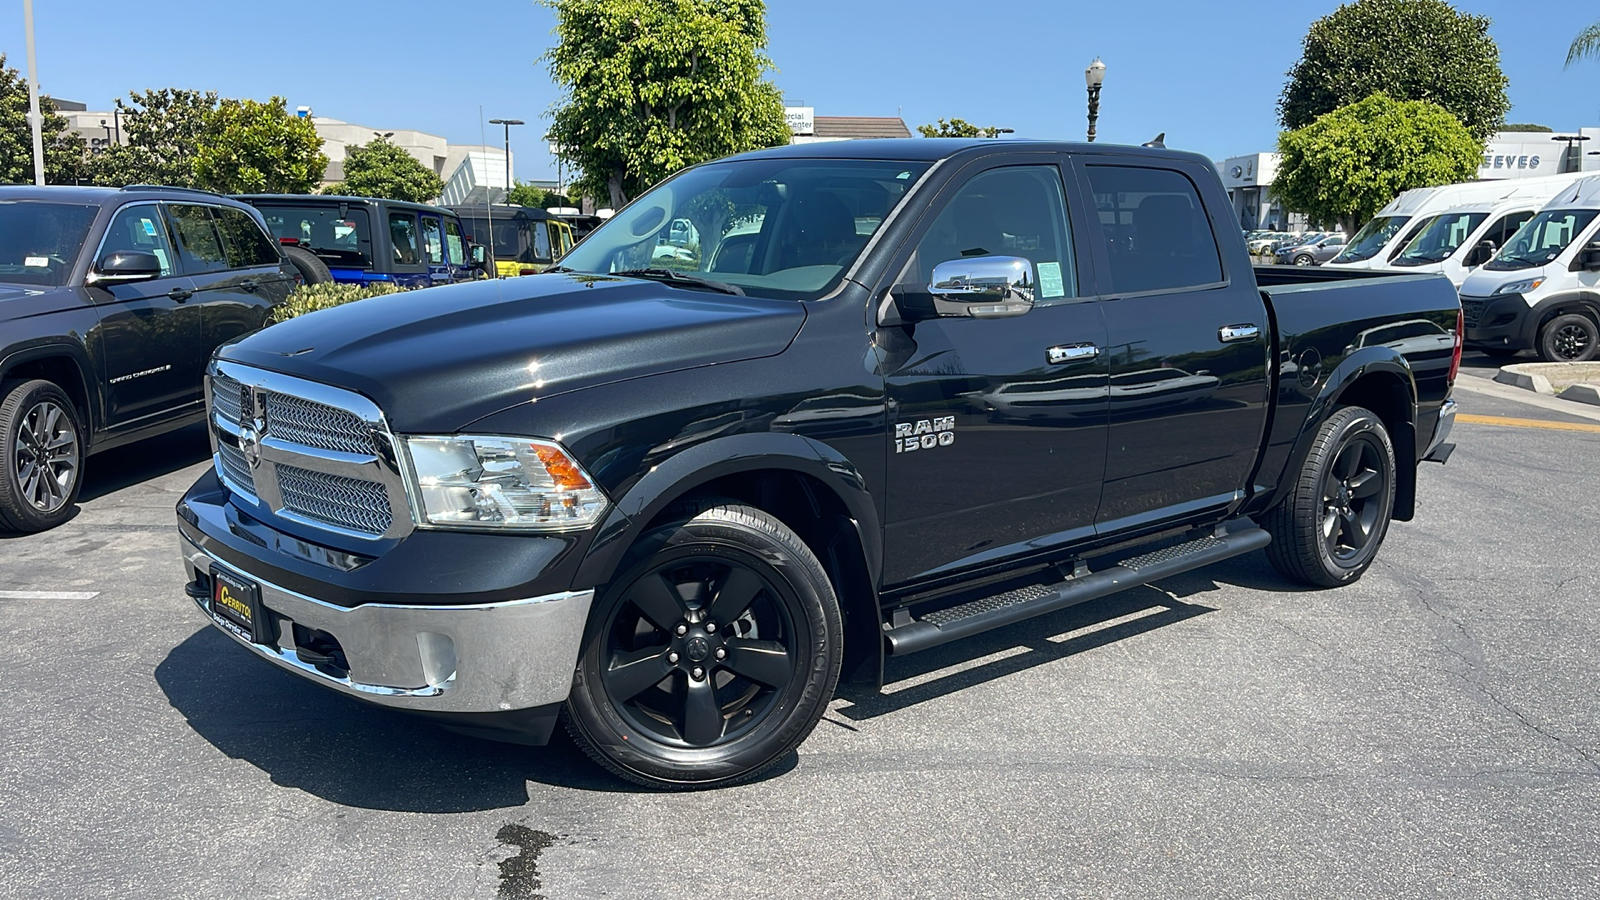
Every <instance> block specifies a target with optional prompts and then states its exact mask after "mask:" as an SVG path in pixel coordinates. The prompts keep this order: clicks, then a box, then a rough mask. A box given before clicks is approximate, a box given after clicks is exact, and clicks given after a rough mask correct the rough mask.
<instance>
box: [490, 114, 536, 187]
mask: <svg viewBox="0 0 1600 900" xmlns="http://www.w3.org/2000/svg"><path fill="white" fill-rule="evenodd" d="M489 124H490V125H504V126H505V127H506V202H507V203H509V202H511V126H513V125H526V124H528V123H526V122H524V121H522V120H521V119H490V120H489Z"/></svg>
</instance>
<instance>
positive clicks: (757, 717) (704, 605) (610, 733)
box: [562, 501, 844, 790]
mask: <svg viewBox="0 0 1600 900" xmlns="http://www.w3.org/2000/svg"><path fill="white" fill-rule="evenodd" d="M629 560H630V561H629V562H628V563H626V564H624V566H623V569H622V572H621V574H620V575H619V577H618V578H617V579H616V580H615V581H613V582H612V584H611V586H610V587H609V588H607V589H606V590H605V592H604V593H603V595H602V596H601V597H600V598H599V599H598V600H597V602H596V603H595V607H594V610H593V611H592V612H591V613H590V619H589V626H588V628H587V629H586V631H585V634H584V643H583V648H582V650H581V652H580V654H579V657H578V667H577V673H576V676H575V678H574V682H573V686H572V694H571V696H570V697H569V698H568V700H567V704H566V706H565V708H564V709H563V711H562V716H563V718H564V719H565V721H566V724H567V730H568V731H569V732H570V733H571V734H572V737H573V739H574V740H575V741H576V742H577V744H578V745H579V746H580V747H582V748H583V749H584V751H585V752H587V753H588V754H589V755H590V756H591V757H593V758H594V760H595V761H597V762H598V763H600V764H601V765H602V766H604V767H605V768H607V769H609V770H611V771H612V772H614V773H616V774H617V775H620V776H622V777H623V778H626V779H628V780H629V781H632V782H635V783H637V784H642V785H645V786H647V787H653V788H658V789H666V790H685V789H692V788H712V787H725V786H728V785H734V784H740V783H742V782H746V781H751V780H753V779H755V778H758V777H760V775H761V774H762V773H763V772H765V771H767V770H768V769H771V768H772V767H773V766H775V765H777V764H779V763H780V762H782V761H783V759H784V758H785V757H786V756H787V755H788V754H789V753H791V752H793V751H794V749H795V748H796V747H798V746H799V745H800V742H801V741H803V740H805V738H806V736H807V735H809V734H810V733H811V730H812V729H813V728H814V727H816V724H817V722H818V721H820V720H821V718H822V714H823V712H824V711H825V710H826V709H827V704H828V701H829V700H831V699H832V698H833V690H834V687H835V686H836V685H837V684H838V681H839V668H840V664H841V662H842V660H843V657H844V654H843V650H844V626H843V621H842V618H841V615H840V611H839V603H838V600H837V598H836V597H835V596H834V592H833V587H832V585H831V584H830V583H829V581H828V577H827V574H826V573H825V572H824V571H823V568H822V565H821V564H820V563H818V562H817V558H816V556H815V555H813V554H812V552H811V550H810V549H809V548H808V547H806V545H805V543H804V542H802V541H801V540H800V538H799V537H798V536H796V535H795V533H794V532H793V531H791V530H790V529H789V528H788V527H787V526H785V525H784V524H783V523H782V522H779V521H778V520H777V519H775V518H773V517H772V516H770V515H768V514H767V513H766V512H763V511H762V510H759V509H754V508H752V507H748V506H742V505H738V504H735V503H732V502H729V501H711V502H706V503H700V504H696V505H693V506H690V507H687V508H685V509H683V510H680V513H679V517H678V518H677V520H676V521H673V522H671V523H669V524H667V525H664V526H662V527H660V528H656V529H654V530H652V531H651V532H649V533H648V534H646V535H645V536H644V537H642V538H640V540H639V542H638V543H637V544H636V545H635V546H634V548H633V549H632V550H631V551H629Z"/></svg>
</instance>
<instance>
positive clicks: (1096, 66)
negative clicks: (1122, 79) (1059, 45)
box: [1083, 56, 1106, 144]
mask: <svg viewBox="0 0 1600 900" xmlns="http://www.w3.org/2000/svg"><path fill="white" fill-rule="evenodd" d="M1083 80H1084V81H1086V82H1088V84H1089V143H1091V144H1092V143H1094V122H1095V120H1096V119H1098V118H1100V84H1101V83H1102V82H1104V81H1105V80H1106V64H1105V63H1103V62H1101V61H1100V57H1098V56H1096V57H1095V58H1094V62H1092V63H1090V64H1089V68H1087V69H1084V70H1083Z"/></svg>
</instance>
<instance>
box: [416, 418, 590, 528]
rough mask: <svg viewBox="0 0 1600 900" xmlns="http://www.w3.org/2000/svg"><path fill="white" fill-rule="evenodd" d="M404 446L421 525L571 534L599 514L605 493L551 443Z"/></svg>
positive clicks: (432, 441)
mask: <svg viewBox="0 0 1600 900" xmlns="http://www.w3.org/2000/svg"><path fill="white" fill-rule="evenodd" d="M402 441H403V443H404V444H405V448H406V456H407V457H408V458H409V459H410V462H411V465H410V470H411V472H410V476H411V487H412V494H413V496H415V497H416V498H417V502H418V504H419V505H420V508H419V509H418V510H417V516H418V524H420V525H432V526H437V527H443V528H504V529H508V530H527V531H570V530H574V529H578V528H586V527H588V526H590V525H593V524H594V523H595V522H597V521H599V519H600V516H601V514H602V513H604V512H605V509H606V498H605V495H604V494H602V493H600V489H599V488H597V487H595V485H594V481H593V480H592V479H591V478H589V474H588V473H587V472H585V471H583V467H582V466H580V465H578V463H577V461H576V460H574V459H573V458H572V457H571V456H570V455H568V453H567V451H566V450H564V449H562V448H561V446H560V445H559V444H556V443H554V442H551V441H539V440H534V439H532V438H517V437H498V436H494V435H452V436H448V437H432V436H427V437H421V436H412V437H405V438H402Z"/></svg>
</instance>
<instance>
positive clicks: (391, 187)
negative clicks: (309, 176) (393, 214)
mask: <svg viewBox="0 0 1600 900" xmlns="http://www.w3.org/2000/svg"><path fill="white" fill-rule="evenodd" d="M323 193H325V194H345V195H347V196H351V197H387V198H388V199H390V200H409V201H411V202H413V203H428V202H430V201H432V200H434V199H435V198H437V197H438V196H439V195H440V194H442V193H444V179H442V178H440V177H439V176H438V175H435V174H434V173H433V170H432V169H429V168H428V167H427V166H424V165H423V164H422V163H419V162H417V158H416V157H414V156H412V155H411V154H409V153H407V152H406V151H405V150H403V149H401V148H400V147H397V146H395V145H394V144H392V143H390V142H389V139H388V138H382V137H380V138H376V139H374V140H372V141H371V142H369V143H366V144H357V145H354V146H352V147H350V148H349V152H348V154H347V155H346V156H345V158H344V181H341V182H339V183H338V184H335V185H331V186H329V187H328V188H327V190H325V191H323Z"/></svg>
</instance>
